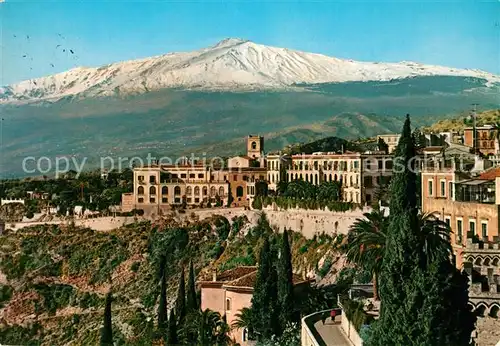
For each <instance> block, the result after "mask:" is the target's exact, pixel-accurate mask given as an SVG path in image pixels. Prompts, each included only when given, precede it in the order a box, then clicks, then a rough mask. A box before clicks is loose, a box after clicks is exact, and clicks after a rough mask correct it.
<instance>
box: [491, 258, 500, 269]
mask: <svg viewBox="0 0 500 346" xmlns="http://www.w3.org/2000/svg"><path fill="white" fill-rule="evenodd" d="M498 262H499V259H498V257H495V258H493V262H492V263H491V264H492V265H493V266H495V267H498Z"/></svg>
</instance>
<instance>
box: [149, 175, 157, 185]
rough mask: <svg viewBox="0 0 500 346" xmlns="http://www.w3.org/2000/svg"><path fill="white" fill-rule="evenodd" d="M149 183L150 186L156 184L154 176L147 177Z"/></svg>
mask: <svg viewBox="0 0 500 346" xmlns="http://www.w3.org/2000/svg"><path fill="white" fill-rule="evenodd" d="M149 182H150V183H151V184H154V183H155V182H156V176H154V175H151V176H149Z"/></svg>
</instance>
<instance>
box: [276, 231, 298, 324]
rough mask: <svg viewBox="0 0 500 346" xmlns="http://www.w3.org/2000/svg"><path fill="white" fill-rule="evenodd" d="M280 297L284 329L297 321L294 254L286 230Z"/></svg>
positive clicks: (279, 287) (281, 258) (283, 242)
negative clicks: (288, 324)
mask: <svg viewBox="0 0 500 346" xmlns="http://www.w3.org/2000/svg"><path fill="white" fill-rule="evenodd" d="M278 297H279V304H280V308H281V316H280V321H281V327H282V328H283V329H284V328H285V326H286V325H287V323H290V322H296V321H297V316H296V312H295V304H294V297H293V271H292V253H291V251H290V243H289V240H288V231H287V230H286V229H285V230H284V232H283V239H282V242H281V255H280V258H279V272H278Z"/></svg>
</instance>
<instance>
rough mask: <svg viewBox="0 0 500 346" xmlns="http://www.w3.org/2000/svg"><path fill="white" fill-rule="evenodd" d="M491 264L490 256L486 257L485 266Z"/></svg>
mask: <svg viewBox="0 0 500 346" xmlns="http://www.w3.org/2000/svg"><path fill="white" fill-rule="evenodd" d="M489 265H490V258H489V257H486V258H485V259H484V262H483V266H486V267H487V266H489Z"/></svg>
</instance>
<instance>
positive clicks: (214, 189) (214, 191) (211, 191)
mask: <svg viewBox="0 0 500 346" xmlns="http://www.w3.org/2000/svg"><path fill="white" fill-rule="evenodd" d="M216 193H217V189H216V188H215V186H212V187H211V188H210V196H212V197H215V194H216Z"/></svg>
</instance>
